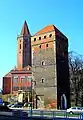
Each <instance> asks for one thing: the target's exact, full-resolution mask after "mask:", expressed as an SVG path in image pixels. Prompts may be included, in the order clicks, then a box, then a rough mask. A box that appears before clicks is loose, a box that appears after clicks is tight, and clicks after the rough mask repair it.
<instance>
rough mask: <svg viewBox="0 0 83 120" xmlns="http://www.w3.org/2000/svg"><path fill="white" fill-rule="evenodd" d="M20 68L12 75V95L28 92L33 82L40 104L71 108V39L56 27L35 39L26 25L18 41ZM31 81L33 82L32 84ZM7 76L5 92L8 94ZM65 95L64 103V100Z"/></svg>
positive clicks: (4, 81)
mask: <svg viewBox="0 0 83 120" xmlns="http://www.w3.org/2000/svg"><path fill="white" fill-rule="evenodd" d="M17 46H18V48H17V66H16V68H15V69H14V70H12V71H11V72H10V74H11V76H10V78H11V80H10V81H11V83H10V88H11V89H10V90H9V91H10V92H11V93H15V92H17V91H18V90H23V91H28V90H29V87H32V85H31V83H30V82H31V78H33V80H32V81H33V82H34V91H35V94H36V98H35V100H36V108H37V107H38V106H37V103H38V104H40V103H41V105H39V106H44V107H46V108H61V107H62V106H63V104H62V103H63V102H64V103H65V102H66V103H67V107H69V106H70V88H69V86H70V85H69V68H68V38H67V37H66V36H65V35H64V34H63V33H61V32H60V31H59V30H58V29H57V28H56V27H55V26H54V25H48V26H46V27H45V28H43V29H42V30H40V31H39V32H37V33H36V34H35V35H33V36H31V34H30V31H29V29H28V26H27V23H26V21H25V22H24V25H23V28H22V30H21V33H20V35H19V36H18V37H17ZM29 81H30V82H29ZM5 84H8V82H7V79H6V76H5V79H3V91H4V90H5V93H6V92H7V89H6V88H5V86H4V85H5ZM63 95H65V98H64V100H65V99H66V101H62V96H63Z"/></svg>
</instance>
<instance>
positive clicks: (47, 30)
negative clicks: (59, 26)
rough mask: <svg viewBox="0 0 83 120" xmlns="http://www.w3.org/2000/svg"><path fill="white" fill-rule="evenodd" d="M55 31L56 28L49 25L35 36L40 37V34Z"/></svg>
mask: <svg viewBox="0 0 83 120" xmlns="http://www.w3.org/2000/svg"><path fill="white" fill-rule="evenodd" d="M53 30H55V26H54V25H48V26H46V27H44V28H43V29H42V30H40V31H39V32H37V33H36V34H35V35H40V34H43V33H47V32H50V31H53Z"/></svg>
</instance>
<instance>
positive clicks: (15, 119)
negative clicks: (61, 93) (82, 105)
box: [0, 116, 83, 120]
mask: <svg viewBox="0 0 83 120" xmlns="http://www.w3.org/2000/svg"><path fill="white" fill-rule="evenodd" d="M0 120H41V118H40V117H32V118H30V117H29V118H20V117H15V116H13V117H10V116H0ZM42 120H54V119H53V118H42ZM55 120H65V118H55ZM66 120H83V119H75V118H66Z"/></svg>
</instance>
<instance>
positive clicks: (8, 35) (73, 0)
mask: <svg viewBox="0 0 83 120" xmlns="http://www.w3.org/2000/svg"><path fill="white" fill-rule="evenodd" d="M24 20H26V21H27V23H28V26H29V29H30V32H31V34H34V33H35V32H37V31H38V30H40V29H41V28H43V27H45V26H46V25H48V24H54V25H55V26H56V27H57V28H58V29H60V30H61V31H62V32H63V33H64V34H65V35H66V36H67V37H68V39H69V51H70V50H73V51H76V52H77V53H79V54H83V45H82V40H83V37H82V35H83V0H0V88H1V86H2V82H1V81H2V77H3V76H4V75H5V74H6V73H7V72H9V71H10V70H11V69H12V68H13V67H14V66H15V65H16V60H17V52H16V51H17V35H18V34H20V31H21V28H22V25H23V23H24Z"/></svg>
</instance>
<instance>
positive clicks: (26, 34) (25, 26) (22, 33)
mask: <svg viewBox="0 0 83 120" xmlns="http://www.w3.org/2000/svg"><path fill="white" fill-rule="evenodd" d="M20 35H23V36H28V35H30V32H29V29H28V25H27V22H26V21H25V22H24V25H23V27H22V30H21V33H20Z"/></svg>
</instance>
